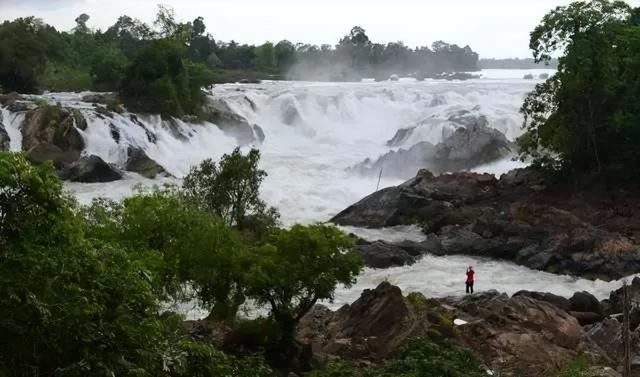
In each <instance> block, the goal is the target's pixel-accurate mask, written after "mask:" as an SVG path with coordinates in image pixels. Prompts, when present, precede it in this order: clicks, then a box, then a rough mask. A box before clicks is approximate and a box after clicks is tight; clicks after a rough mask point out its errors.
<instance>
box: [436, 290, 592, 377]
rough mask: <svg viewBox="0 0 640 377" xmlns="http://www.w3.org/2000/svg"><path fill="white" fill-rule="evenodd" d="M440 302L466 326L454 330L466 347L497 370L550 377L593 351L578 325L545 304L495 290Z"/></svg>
mask: <svg viewBox="0 0 640 377" xmlns="http://www.w3.org/2000/svg"><path fill="white" fill-rule="evenodd" d="M442 301H443V303H444V304H446V305H448V306H451V307H453V308H454V309H455V312H454V313H455V316H456V317H460V318H463V319H464V320H465V321H467V322H468V323H467V324H466V325H464V326H459V327H458V329H459V333H460V336H461V338H462V339H463V341H464V342H465V344H467V345H468V346H469V347H471V348H473V349H474V350H475V351H476V352H477V353H478V354H479V355H480V356H481V357H482V359H483V360H485V361H486V362H488V363H489V362H490V365H496V366H499V368H500V369H505V370H520V371H526V375H527V376H541V375H554V373H551V372H552V371H553V370H556V371H557V370H558V369H560V368H562V366H564V365H566V364H567V363H568V362H570V361H571V360H572V359H573V358H575V357H576V356H577V355H578V354H580V353H581V352H582V351H583V350H586V349H589V350H592V349H593V350H594V352H597V349H596V347H594V346H593V345H591V343H590V342H589V340H588V339H586V337H585V331H584V329H583V328H582V327H581V326H580V324H579V323H578V321H577V320H576V319H575V318H574V317H573V316H571V315H569V314H568V313H567V312H565V311H564V310H562V309H560V308H558V307H556V306H554V305H552V304H550V303H548V302H544V301H538V300H536V299H533V298H531V297H526V296H524V295H518V296H513V297H511V298H509V297H508V296H506V295H500V294H498V293H497V292H489V293H484V294H480V295H476V294H474V295H469V296H466V297H463V298H446V299H443V300H442Z"/></svg>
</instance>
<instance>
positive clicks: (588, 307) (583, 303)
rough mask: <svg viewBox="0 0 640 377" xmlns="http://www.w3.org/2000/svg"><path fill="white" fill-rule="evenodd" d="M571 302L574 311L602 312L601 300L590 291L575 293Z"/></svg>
mask: <svg viewBox="0 0 640 377" xmlns="http://www.w3.org/2000/svg"><path fill="white" fill-rule="evenodd" d="M569 303H570V304H571V308H570V310H571V311H574V312H590V313H598V314H601V313H602V307H601V306H600V301H598V299H597V298H595V296H594V295H592V294H591V293H589V292H585V291H582V292H576V293H574V294H573V296H571V298H570V299H569Z"/></svg>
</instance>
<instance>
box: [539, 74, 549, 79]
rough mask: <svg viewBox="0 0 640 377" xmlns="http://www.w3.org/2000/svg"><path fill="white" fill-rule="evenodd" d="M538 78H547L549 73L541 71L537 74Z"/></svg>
mask: <svg viewBox="0 0 640 377" xmlns="http://www.w3.org/2000/svg"><path fill="white" fill-rule="evenodd" d="M538 78H539V79H540V80H546V79H548V78H549V74H548V73H541V74H540V75H539V76H538Z"/></svg>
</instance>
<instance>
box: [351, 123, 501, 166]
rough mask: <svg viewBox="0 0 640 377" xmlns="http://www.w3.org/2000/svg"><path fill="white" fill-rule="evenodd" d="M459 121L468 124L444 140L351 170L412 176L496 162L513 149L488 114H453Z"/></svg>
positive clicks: (403, 134) (405, 133)
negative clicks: (488, 123) (421, 171)
mask: <svg viewBox="0 0 640 377" xmlns="http://www.w3.org/2000/svg"><path fill="white" fill-rule="evenodd" d="M453 119H454V121H455V122H458V123H461V124H462V123H464V124H468V126H467V127H460V128H458V129H457V130H456V131H455V132H454V133H453V134H452V135H450V136H449V137H447V138H445V139H444V141H442V142H441V143H438V144H437V145H435V146H434V145H433V144H431V143H429V142H426V141H423V142H419V143H417V144H415V145H413V146H412V147H411V148H409V149H408V150H405V149H399V150H397V151H390V152H388V153H387V154H385V155H383V156H380V157H379V158H378V159H377V160H376V161H371V160H369V159H367V160H365V161H364V162H362V163H360V164H357V165H355V166H353V167H352V168H350V169H349V170H350V171H352V172H355V173H358V174H362V175H377V174H379V173H380V171H381V170H382V171H383V175H384V176H387V177H388V176H393V177H397V178H405V179H406V178H408V177H411V176H412V175H414V174H415V172H416V170H419V169H423V168H424V169H429V170H431V171H433V172H435V173H444V172H453V171H460V170H468V169H471V168H473V167H476V166H479V165H482V164H486V163H489V162H493V161H496V160H499V159H501V158H503V157H504V156H506V155H508V154H509V153H510V152H511V148H512V147H511V143H510V142H509V141H508V140H507V138H506V137H505V136H504V134H502V133H501V132H500V131H498V130H495V129H492V128H489V127H487V126H485V125H484V122H486V118H484V117H479V118H476V117H473V118H471V119H468V118H465V116H464V115H460V116H459V117H454V118H453ZM412 132H413V130H412V129H404V130H399V131H398V132H397V133H396V135H395V136H394V137H393V138H392V139H391V140H389V141H388V143H394V144H396V145H397V143H401V142H403V141H406V138H407V137H409V135H410V134H411V133H412Z"/></svg>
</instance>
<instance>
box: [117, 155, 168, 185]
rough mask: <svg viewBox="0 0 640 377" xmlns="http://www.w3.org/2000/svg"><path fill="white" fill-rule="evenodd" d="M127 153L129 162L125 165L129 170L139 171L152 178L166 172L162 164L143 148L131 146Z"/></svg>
mask: <svg viewBox="0 0 640 377" xmlns="http://www.w3.org/2000/svg"><path fill="white" fill-rule="evenodd" d="M127 155H128V157H127V163H126V165H125V169H126V170H127V171H131V172H134V173H138V174H140V175H142V176H143V177H146V178H150V179H153V178H155V177H156V176H157V175H158V174H162V173H165V172H166V171H165V169H164V168H163V167H162V166H160V165H159V164H158V163H157V162H155V161H154V160H153V159H151V158H150V157H149V156H148V155H147V153H146V152H145V151H144V150H142V149H141V148H135V147H129V148H128V150H127Z"/></svg>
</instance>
